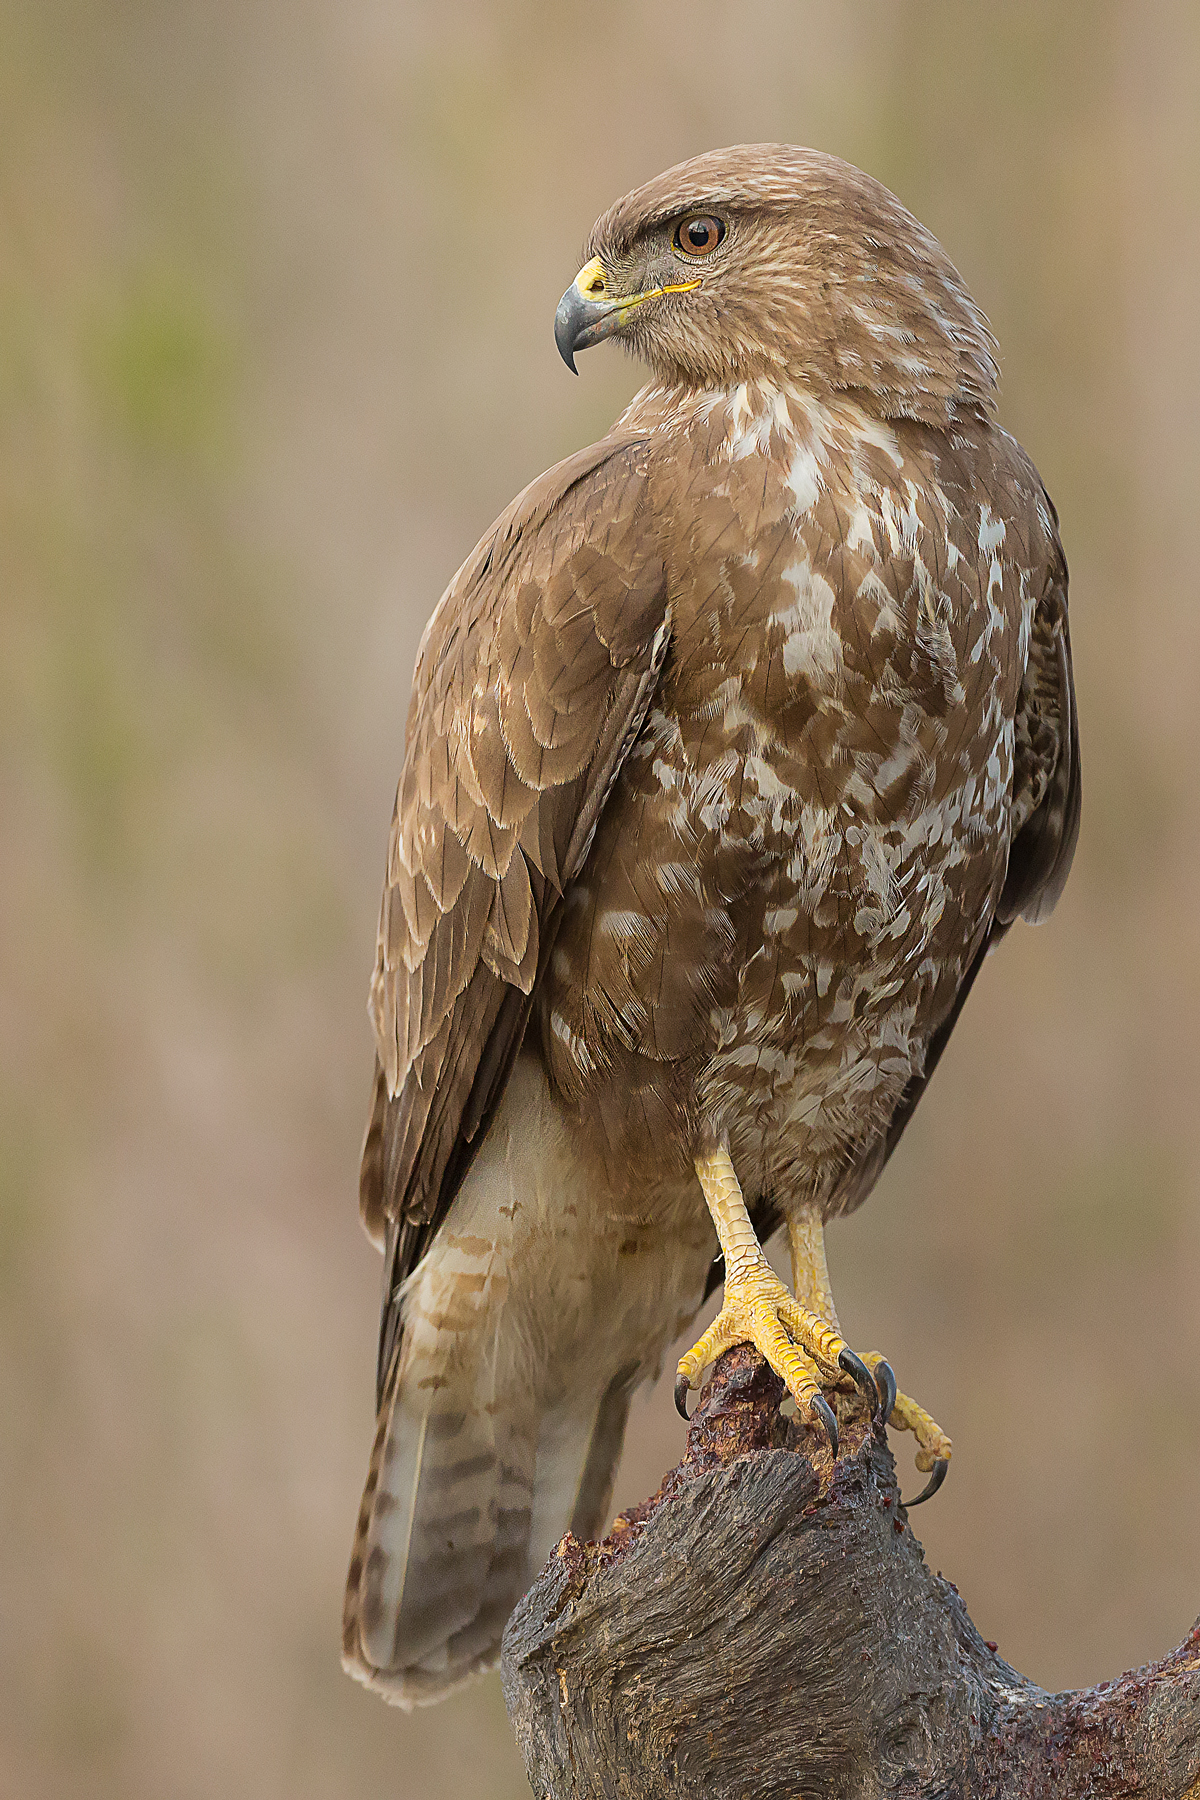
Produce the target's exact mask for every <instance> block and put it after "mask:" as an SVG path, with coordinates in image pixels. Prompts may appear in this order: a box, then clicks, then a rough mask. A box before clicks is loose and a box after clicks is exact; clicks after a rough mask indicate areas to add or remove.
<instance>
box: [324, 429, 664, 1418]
mask: <svg viewBox="0 0 1200 1800" xmlns="http://www.w3.org/2000/svg"><path fill="white" fill-rule="evenodd" d="M645 468H646V446H645V443H644V442H643V441H641V440H639V439H638V438H637V437H636V436H629V435H626V436H624V437H618V438H610V439H608V440H606V442H605V443H604V444H603V445H601V446H598V447H596V448H593V449H591V450H587V451H584V452H582V453H581V454H580V455H578V456H575V457H572V458H570V459H569V461H567V462H566V463H563V464H561V465H560V466H559V467H558V468H557V469H553V470H551V471H550V472H549V474H547V475H545V476H543V477H542V478H541V479H540V480H539V481H536V482H534V483H533V484H532V486H531V487H529V488H527V489H526V490H525V492H524V493H523V494H521V495H520V496H519V498H518V499H517V500H516V501H514V503H513V505H512V506H511V507H510V508H509V509H508V511H507V512H506V513H505V514H504V515H503V516H502V517H501V518H500V519H499V520H498V521H497V523H496V525H495V526H494V527H493V529H492V531H491V532H489V533H488V535H487V537H486V538H484V540H483V541H482V542H481V543H480V544H479V546H478V547H477V549H476V550H475V552H474V554H473V555H472V556H471V557H470V559H469V560H468V561H467V563H466V564H465V565H464V567H463V568H462V570H461V571H460V573H459V575H458V576H457V577H456V579H455V581H454V582H453V583H452V585H451V587H450V588H449V589H448V591H447V593H446V595H445V596H444V598H443V600H442V601H441V603H440V605H439V606H438V609H437V611H436V612H435V613H434V615H433V618H432V619H431V621H430V624H429V626H428V628H427V630H426V632H425V636H424V638H423V640H422V643H421V649H420V652H419V655H418V658H417V667H416V673H415V676H414V683H413V696H412V701H411V704H410V708H409V717H408V726H407V731H406V734H405V768H404V775H403V778H402V780H401V782H400V787H399V792H398V794H397V798H396V808H395V812H394V814H393V818H392V831H391V838H390V841H389V845H388V863H387V882H386V885H385V888H384V894H383V903H382V907H381V911H380V923H379V946H378V953H377V958H376V965H375V975H374V979H373V981H372V987H371V1009H372V1013H373V1016H374V1020H375V1027H376V1033H377V1039H378V1045H379V1064H378V1070H377V1076H376V1091H375V1098H374V1101H373V1105H372V1111H371V1122H370V1125H369V1127H368V1135H367V1142H366V1145H365V1146H364V1155H363V1163H362V1174H361V1178H360V1200H361V1206H362V1213H363V1219H364V1222H365V1224H366V1226H367V1229H368V1231H369V1232H370V1234H371V1235H372V1237H374V1238H375V1239H376V1241H379V1240H380V1238H381V1237H383V1236H384V1235H385V1234H386V1238H387V1244H386V1248H387V1252H388V1254H387V1258H386V1269H385V1293H387V1294H390V1293H391V1292H392V1291H393V1289H394V1288H395V1286H397V1285H398V1284H399V1283H400V1282H401V1281H403V1279H404V1277H405V1276H406V1275H407V1274H408V1273H409V1271H410V1270H411V1269H412V1267H413V1266H414V1265H415V1263H416V1261H417V1260H418V1259H419V1257H420V1254H421V1251H422V1248H423V1246H424V1244H426V1243H427V1242H428V1241H429V1238H430V1236H431V1235H432V1233H433V1232H434V1231H435V1230H436V1229H437V1226H438V1223H439V1221H440V1220H441V1218H442V1217H443V1216H444V1214H445V1211H446V1207H447V1205H448V1204H449V1201H450V1199H451V1198H452V1196H453V1193H454V1192H455V1190H456V1189H457V1186H458V1184H459V1182H460V1181H461V1179H462V1176H463V1173H464V1172H465V1169H466V1166H467V1163H468V1161H469V1159H470V1156H471V1153H472V1149H473V1147H474V1146H475V1145H476V1144H477V1142H478V1140H479V1137H480V1134H481V1132H482V1131H483V1130H485V1129H486V1126H487V1122H488V1119H489V1117H490V1116H491V1112H492V1110H493V1108H494V1106H495V1103H496V1101H497V1099H498V1098H499V1095H500V1093H501V1091H502V1090H503V1086H504V1082H505V1080H506V1078H507V1075H508V1071H509V1069H510V1068H511V1065H512V1059H513V1057H514V1056H515V1055H516V1053H517V1051H518V1049H519V1048H520V1044H521V1040H522V1037H523V1035H524V1032H525V1027H526V1023H527V1020H528V1016H529V1002H528V998H527V997H528V996H529V994H530V993H531V991H532V989H533V986H534V981H535V978H536V976H537V973H538V969H539V966H541V965H544V962H545V957H546V954H547V952H548V950H549V948H550V946H551V945H552V943H553V937H554V921H555V915H556V912H557V909H558V907H559V905H560V903H561V900H562V894H563V889H564V886H565V885H566V883H567V882H568V881H569V880H570V878H571V876H572V875H573V874H574V873H576V872H577V870H578V868H579V866H580V864H581V863H582V861H583V859H584V857H585V855H586V853H587V850H588V848H589V846H590V843H591V840H592V836H593V834H594V831H595V826H596V821H597V819H598V818H599V815H600V811H601V808H602V807H603V804H604V800H605V797H606V795H607V794H608V792H609V790H610V788H611V786H612V783H613V780H614V779H615V777H616V775H617V773H618V771H619V769H620V767H621V763H622V760H623V759H624V757H625V755H626V754H627V752H628V749H629V746H630V744H631V742H632V740H633V738H634V737H635V736H636V734H637V732H638V730H639V728H640V726H641V723H642V720H643V718H644V717H645V713H646V709H647V707H648V705H649V703H650V699H651V697H652V695H653V692H654V687H655V683H656V680H657V677H658V673H659V670H660V668H661V665H662V660H663V657H664V655H665V652H666V647H667V642H668V636H669V632H668V623H669V621H668V608H667V594H666V583H665V578H664V570H663V563H662V557H661V553H660V551H659V549H658V543H657V532H656V527H655V522H654V519H653V517H652V515H651V514H650V512H649V509H648V502H647V483H646V474H645ZM395 1328H396V1313H395V1309H394V1308H392V1307H388V1306H385V1310H384V1320H383V1328H382V1331H381V1342H380V1357H379V1370H378V1380H379V1383H380V1386H381V1387H382V1382H383V1379H384V1375H385V1373H386V1369H387V1364H388V1361H389V1359H390V1356H391V1354H392V1349H393V1346H394V1343H395V1336H396V1329H395Z"/></svg>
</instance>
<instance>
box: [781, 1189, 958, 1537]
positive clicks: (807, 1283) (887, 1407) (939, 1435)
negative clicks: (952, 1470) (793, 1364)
mask: <svg viewBox="0 0 1200 1800" xmlns="http://www.w3.org/2000/svg"><path fill="white" fill-rule="evenodd" d="M788 1239H789V1242H790V1245H791V1251H792V1286H793V1287H794V1289H795V1290H796V1298H797V1300H798V1301H799V1302H800V1304H801V1305H802V1306H804V1307H806V1308H807V1309H808V1310H809V1311H810V1312H814V1313H817V1314H819V1315H820V1317H821V1318H823V1319H826V1320H827V1321H828V1322H829V1324H830V1325H831V1326H832V1327H833V1329H834V1330H835V1331H837V1330H839V1329H840V1328H839V1326H838V1316H837V1309H836V1308H835V1306H834V1304H833V1290H832V1288H831V1287H830V1283H829V1265H828V1264H827V1262H826V1261H825V1225H824V1221H823V1220H822V1218H821V1214H820V1210H819V1208H817V1207H815V1206H803V1207H800V1208H799V1209H798V1210H797V1211H796V1212H795V1213H793V1214H792V1216H791V1217H790V1218H789V1219H788ZM862 1360H863V1362H864V1363H865V1364H866V1366H867V1368H869V1369H870V1370H871V1371H872V1373H873V1374H874V1376H875V1379H876V1382H877V1384H878V1386H879V1393H880V1398H881V1400H882V1401H883V1406H884V1417H885V1419H886V1421H887V1423H888V1424H889V1425H892V1426H894V1427H895V1428H896V1430H897V1431H911V1432H912V1434H913V1436H914V1437H915V1438H916V1440H917V1459H916V1460H917V1467H918V1469H919V1470H920V1471H921V1473H922V1475H928V1476H929V1477H930V1479H929V1480H928V1482H926V1484H925V1486H924V1488H923V1489H922V1491H921V1492H920V1493H919V1494H918V1495H917V1497H916V1499H915V1500H909V1501H907V1502H906V1503H905V1504H906V1505H908V1506H919V1505H920V1504H921V1502H922V1500H928V1499H929V1498H930V1497H931V1496H932V1495H934V1494H936V1493H937V1491H938V1489H939V1488H940V1487H941V1485H942V1483H943V1481H944V1480H945V1479H946V1471H947V1469H948V1468H949V1467H950V1457H951V1454H952V1452H953V1445H952V1444H951V1442H950V1439H949V1438H948V1437H947V1436H946V1433H945V1432H944V1431H943V1430H942V1428H941V1426H940V1425H939V1424H938V1422H937V1420H936V1419H934V1418H933V1417H931V1415H930V1414H929V1413H927V1412H926V1411H925V1408H924V1407H923V1406H918V1404H917V1402H916V1401H915V1400H911V1399H910V1398H909V1396H908V1395H907V1394H900V1393H897V1391H896V1378H895V1376H894V1375H893V1374H892V1370H891V1365H890V1364H889V1363H888V1361H887V1359H886V1357H883V1356H881V1355H880V1353H879V1351H878V1350H871V1351H868V1352H867V1353H866V1354H865V1355H864V1357H863V1359H862Z"/></svg>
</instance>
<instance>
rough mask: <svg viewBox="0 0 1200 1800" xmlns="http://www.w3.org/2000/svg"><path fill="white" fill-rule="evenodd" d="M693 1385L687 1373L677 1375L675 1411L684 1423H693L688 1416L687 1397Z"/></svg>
mask: <svg viewBox="0 0 1200 1800" xmlns="http://www.w3.org/2000/svg"><path fill="white" fill-rule="evenodd" d="M691 1385H692V1384H691V1382H690V1381H689V1380H688V1378H687V1376H686V1375H677V1376H676V1377H675V1411H676V1412H677V1413H678V1414H679V1416H680V1418H681V1419H682V1420H683V1421H684V1423H685V1424H688V1425H690V1424H691V1420H690V1419H689V1418H688V1409H687V1397H688V1389H689V1388H690V1387H691Z"/></svg>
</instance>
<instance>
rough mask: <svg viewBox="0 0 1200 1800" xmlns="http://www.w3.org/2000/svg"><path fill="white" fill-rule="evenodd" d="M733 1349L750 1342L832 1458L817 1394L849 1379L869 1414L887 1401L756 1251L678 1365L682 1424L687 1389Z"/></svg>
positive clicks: (834, 1445) (733, 1273)
mask: <svg viewBox="0 0 1200 1800" xmlns="http://www.w3.org/2000/svg"><path fill="white" fill-rule="evenodd" d="M734 1344H753V1345H754V1346H755V1347H756V1349H757V1350H758V1351H759V1352H760V1354H761V1355H762V1356H764V1357H765V1358H766V1359H767V1361H768V1362H769V1363H770V1365H771V1367H772V1368H773V1369H774V1371H775V1373H776V1374H777V1375H778V1376H779V1377H780V1379H781V1380H782V1382H783V1383H784V1385H785V1387H786V1388H787V1390H788V1392H789V1394H791V1396H792V1398H793V1400H794V1401H795V1402H796V1409H797V1412H798V1413H799V1415H800V1418H801V1419H802V1420H803V1421H804V1422H805V1423H807V1424H811V1425H819V1426H820V1427H821V1429H822V1430H823V1431H824V1432H825V1435H826V1436H827V1438H828V1439H829V1446H830V1449H831V1450H832V1452H833V1454H834V1456H836V1455H837V1451H838V1427H837V1416H836V1414H835V1413H834V1410H833V1408H832V1406H830V1404H829V1401H828V1400H827V1399H826V1398H825V1395H824V1393H823V1392H822V1388H829V1389H831V1390H833V1389H837V1388H840V1387H846V1386H848V1383H847V1381H846V1379H845V1378H846V1377H849V1380H850V1381H853V1382H854V1383H855V1384H856V1386H858V1387H859V1388H860V1389H861V1390H862V1392H863V1394H864V1395H865V1396H866V1397H867V1400H868V1402H869V1404H870V1406H871V1410H872V1413H874V1412H876V1411H878V1409H879V1407H880V1405H881V1402H883V1401H884V1400H885V1397H886V1394H887V1386H886V1377H884V1378H882V1379H881V1378H879V1377H877V1376H876V1375H874V1374H873V1373H872V1371H871V1370H870V1369H869V1368H868V1367H867V1365H866V1363H865V1362H864V1361H863V1359H862V1358H861V1357H859V1356H857V1355H856V1354H855V1352H854V1351H853V1350H851V1348H850V1346H849V1345H848V1344H847V1343H846V1341H845V1339H844V1338H842V1337H840V1336H839V1335H838V1332H837V1331H836V1330H835V1328H834V1327H833V1326H832V1325H830V1324H828V1323H827V1322H826V1320H824V1319H822V1318H820V1317H818V1315H817V1314H816V1313H812V1312H809V1311H808V1310H807V1309H806V1308H805V1307H803V1306H801V1305H800V1303H799V1302H798V1301H797V1300H795V1299H794V1298H793V1296H792V1295H791V1294H789V1293H788V1290H787V1288H786V1287H785V1286H784V1285H783V1283H782V1281H780V1279H779V1277H778V1275H776V1273H775V1271H774V1269H773V1268H772V1267H771V1265H770V1263H769V1262H768V1261H767V1259H766V1257H765V1256H763V1255H762V1253H761V1251H760V1252H759V1253H758V1254H757V1256H751V1257H749V1258H747V1259H746V1260H745V1262H744V1263H743V1264H742V1265H741V1266H740V1267H738V1268H735V1269H727V1273H726V1277H725V1303H724V1305H723V1306H722V1308H721V1310H720V1312H719V1313H718V1314H717V1316H716V1318H715V1319H714V1320H713V1322H712V1324H711V1325H710V1326H709V1328H708V1330H707V1331H706V1332H705V1333H704V1335H703V1337H701V1338H700V1340H699V1341H698V1342H697V1343H695V1344H693V1346H692V1348H691V1349H690V1350H689V1351H688V1353H687V1355H686V1356H683V1357H681V1358H680V1360H679V1368H678V1370H677V1372H676V1376H675V1404H676V1406H677V1407H678V1409H679V1411H680V1412H681V1413H682V1414H683V1416H684V1418H685V1419H686V1418H687V1393H688V1389H689V1388H695V1387H698V1386H699V1385H700V1377H701V1376H702V1375H703V1373H704V1371H705V1369H706V1368H707V1367H708V1366H709V1364H710V1363H712V1362H715V1361H716V1359H717V1357H718V1356H720V1355H721V1354H722V1353H723V1352H724V1351H726V1350H730V1349H732V1347H733V1346H734ZM882 1360H883V1359H882V1358H880V1361H881V1362H882ZM884 1366H885V1367H886V1365H884ZM890 1374H891V1371H890V1370H888V1375H889V1376H890ZM894 1387H895V1383H894V1381H893V1383H892V1388H893V1389H894ZM909 1404H911V1402H909ZM922 1417H923V1418H927V1417H928V1415H927V1414H922ZM932 1423H933V1421H932V1420H930V1424H932ZM934 1429H935V1430H936V1427H934Z"/></svg>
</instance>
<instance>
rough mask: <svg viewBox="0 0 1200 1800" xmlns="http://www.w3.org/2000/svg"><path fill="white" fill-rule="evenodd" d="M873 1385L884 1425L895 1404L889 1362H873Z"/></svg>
mask: <svg viewBox="0 0 1200 1800" xmlns="http://www.w3.org/2000/svg"><path fill="white" fill-rule="evenodd" d="M875 1385H876V1387H877V1388H878V1389H879V1400H880V1404H881V1405H882V1407H883V1422H884V1424H885V1425H886V1424H887V1422H888V1420H889V1419H890V1418H891V1416H892V1408H893V1407H894V1406H895V1404H896V1377H895V1375H894V1374H893V1373H892V1365H891V1363H890V1362H878V1363H876V1364H875ZM914 1504H915V1502H914Z"/></svg>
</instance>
